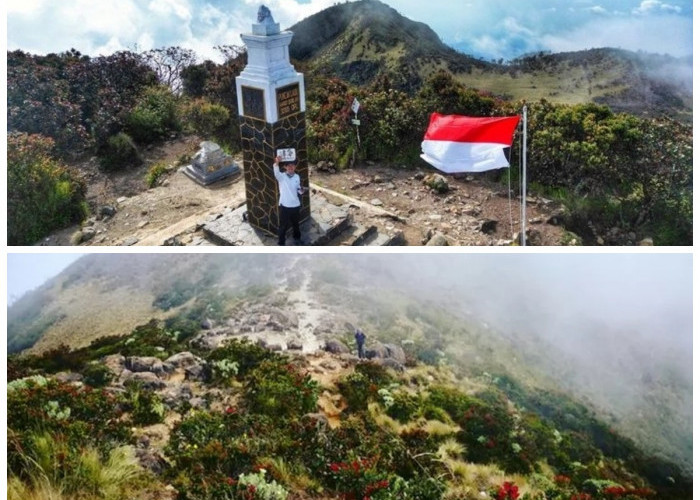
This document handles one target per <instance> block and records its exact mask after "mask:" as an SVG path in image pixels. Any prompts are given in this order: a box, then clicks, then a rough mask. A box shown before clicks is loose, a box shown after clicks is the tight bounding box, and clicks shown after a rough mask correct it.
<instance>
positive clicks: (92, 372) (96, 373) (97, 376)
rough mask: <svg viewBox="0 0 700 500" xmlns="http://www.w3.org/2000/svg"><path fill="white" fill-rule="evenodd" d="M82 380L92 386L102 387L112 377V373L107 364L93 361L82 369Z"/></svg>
mask: <svg viewBox="0 0 700 500" xmlns="http://www.w3.org/2000/svg"><path fill="white" fill-rule="evenodd" d="M82 373H83V377H84V378H83V381H84V382H85V383H86V384H88V385H91V386H92V387H104V386H106V385H107V384H109V383H110V382H111V381H112V379H113V378H114V373H112V370H110V369H109V368H108V367H107V366H105V365H103V364H101V363H99V362H96V361H93V362H92V363H88V364H87V366H86V367H85V368H84V369H83V372H82Z"/></svg>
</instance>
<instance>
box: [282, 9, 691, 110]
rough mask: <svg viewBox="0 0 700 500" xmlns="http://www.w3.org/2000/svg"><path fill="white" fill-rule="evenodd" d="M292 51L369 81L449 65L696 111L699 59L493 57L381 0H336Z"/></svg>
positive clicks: (566, 93)
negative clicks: (467, 50)
mask: <svg viewBox="0 0 700 500" xmlns="http://www.w3.org/2000/svg"><path fill="white" fill-rule="evenodd" d="M290 30H291V31H293V32H294V38H293V39H292V44H291V46H290V55H291V56H292V58H294V59H296V60H298V61H301V62H304V63H306V64H308V67H309V68H310V69H311V70H312V71H316V72H319V73H321V74H327V75H334V76H338V77H340V78H342V79H344V80H346V81H348V82H350V83H352V84H355V85H360V86H363V85H368V84H370V83H371V82H373V81H374V80H375V79H377V78H378V77H380V76H385V77H387V78H389V80H390V81H391V82H392V84H393V85H394V86H395V87H397V88H401V89H403V90H406V91H409V92H414V91H417V90H418V89H420V88H421V86H422V84H423V82H424V81H425V80H426V79H427V78H428V77H430V75H433V74H435V73H436V72H437V71H440V70H444V71H448V72H449V73H451V74H452V75H453V76H454V77H455V78H456V79H457V80H459V81H460V82H462V83H464V84H465V85H467V86H468V87H473V88H477V89H480V90H486V91H489V92H491V93H493V94H496V95H499V96H503V97H505V98H508V99H513V100H520V99H527V100H539V99H541V98H545V99H547V100H549V101H552V102H558V103H565V104H577V103H585V102H597V103H601V104H607V105H609V106H610V107H611V108H612V109H613V110H616V111H627V112H631V113H634V114H638V115H651V116H656V115H662V114H663V115H670V116H673V117H676V118H680V119H682V120H684V121H690V120H691V119H692V60H691V59H689V58H688V59H677V58H673V57H670V56H662V55H655V54H643V53H634V52H629V51H625V50H619V49H607V48H599V49H591V50H585V51H579V52H568V53H561V54H544V53H540V54H534V55H529V56H524V57H521V58H519V59H516V60H514V61H510V62H508V63H505V64H504V63H502V62H501V63H495V62H487V61H484V60H481V59H477V58H474V57H471V56H469V55H467V54H463V53H460V52H458V51H456V50H454V49H452V48H451V47H449V46H447V45H446V44H445V43H443V42H442V41H441V40H440V38H439V37H438V35H437V34H436V33H435V32H434V31H433V30H432V29H431V28H430V27H429V26H427V25H426V24H424V23H419V22H415V21H411V20H410V19H407V18H406V17H403V16H402V15H400V14H399V13H398V12H397V11H396V10H394V9H392V8H391V7H389V6H387V5H385V4H383V3H381V2H379V1H378V0H360V1H357V2H349V3H344V4H337V5H334V6H333V7H329V8H328V9H325V10H323V11H321V12H319V13H317V14H314V15H313V16H310V17H308V18H307V19H304V20H303V21H301V22H299V23H297V24H295V25H294V26H292V27H291V28H290Z"/></svg>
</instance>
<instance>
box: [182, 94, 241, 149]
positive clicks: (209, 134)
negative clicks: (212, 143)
mask: <svg viewBox="0 0 700 500" xmlns="http://www.w3.org/2000/svg"><path fill="white" fill-rule="evenodd" d="M229 119H230V113H229V110H228V109H226V108H225V107H224V106H222V105H221V104H215V103H211V102H209V101H207V100H206V99H195V100H193V101H189V102H188V103H187V104H185V105H184V106H182V108H181V120H182V123H183V125H184V127H185V130H186V131H188V132H194V133H196V134H199V135H200V136H202V137H204V138H205V139H211V138H214V137H216V133H217V132H220V131H221V130H222V129H223V128H224V127H225V126H226V125H227V124H228V123H229Z"/></svg>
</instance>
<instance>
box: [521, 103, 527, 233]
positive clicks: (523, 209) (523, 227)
mask: <svg viewBox="0 0 700 500" xmlns="http://www.w3.org/2000/svg"><path fill="white" fill-rule="evenodd" d="M522 194H523V207H522V214H521V215H520V220H521V225H522V246H527V237H526V236H525V224H526V222H527V211H526V204H527V106H523V189H522Z"/></svg>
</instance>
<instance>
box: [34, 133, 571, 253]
mask: <svg viewBox="0 0 700 500" xmlns="http://www.w3.org/2000/svg"><path fill="white" fill-rule="evenodd" d="M199 142H200V141H199V139H198V138H197V137H184V138H179V139H174V140H171V141H168V142H166V143H164V144H163V145H162V146H160V147H157V148H153V149H151V150H149V151H147V155H146V162H145V164H144V165H143V166H141V167H139V168H136V169H132V170H128V171H126V172H121V173H116V174H115V173H111V174H108V173H105V172H103V171H101V170H100V169H99V168H98V167H97V165H96V161H95V160H94V159H92V160H89V161H86V162H83V163H81V164H80V165H78V166H77V168H78V169H79V170H80V172H82V175H83V177H84V179H85V181H86V183H87V185H88V195H87V201H88V204H89V206H90V209H91V211H92V213H93V214H94V215H93V216H92V217H90V218H89V219H88V220H87V221H86V222H84V223H83V227H82V229H81V227H80V226H74V227H70V228H67V229H64V230H62V231H58V232H56V233H54V234H52V235H50V236H49V237H47V238H45V239H44V240H43V241H42V242H41V243H40V244H41V245H85V246H100V245H108V246H131V245H149V246H159V245H163V244H170V242H171V241H173V240H174V239H175V238H174V237H176V239H177V244H185V245H210V243H209V242H208V241H207V240H206V239H205V238H204V235H203V233H202V231H201V227H202V226H203V225H204V224H205V223H206V222H209V221H211V220H214V219H215V218H216V217H218V216H220V215H221V214H224V213H227V212H229V211H231V210H234V209H236V208H237V207H239V206H240V205H242V204H243V203H245V186H244V183H243V179H242V175H238V176H237V177H235V178H233V179H229V180H228V181H223V182H221V183H218V184H216V185H214V186H210V187H203V186H200V185H198V184H197V183H195V182H194V181H192V180H191V179H190V178H189V177H187V176H186V175H185V174H184V173H182V172H181V171H180V166H181V164H182V163H186V160H187V159H188V158H190V157H191V156H192V155H193V154H194V153H195V152H196V151H197V149H198V147H199ZM235 159H236V161H237V163H238V164H239V165H242V160H241V158H240V157H238V158H235ZM155 163H165V164H166V165H168V166H169V168H168V171H167V172H166V173H165V174H164V175H163V176H162V177H161V179H160V181H159V184H158V186H157V187H154V188H151V189H149V188H148V187H147V185H146V181H145V178H146V174H147V172H148V169H149V167H150V166H151V165H153V164H155ZM433 173H436V172H435V171H434V170H433V169H430V168H427V167H426V168H425V169H423V170H412V169H401V168H388V167H382V166H379V165H375V164H372V163H368V164H366V165H360V166H357V167H355V168H353V169H347V170H344V171H339V172H337V173H336V172H333V173H331V172H328V171H320V170H318V169H317V168H316V167H315V166H312V167H311V170H310V174H309V175H310V181H311V183H313V184H315V185H317V186H319V188H321V189H322V191H323V194H324V196H327V197H328V199H329V200H330V201H331V202H333V203H337V204H338V205H341V204H344V203H348V199H351V200H356V202H355V203H352V202H351V209H350V210H351V213H352V216H353V219H354V220H355V221H356V222H357V223H359V224H362V225H364V226H366V227H369V226H376V227H377V229H378V230H379V231H380V232H386V233H393V232H395V231H401V232H402V233H403V235H404V237H405V241H406V244H407V245H411V246H420V245H424V244H425V243H427V242H428V240H429V239H430V238H431V237H432V236H434V235H435V234H436V233H440V234H442V235H444V238H445V240H446V241H447V242H448V244H450V245H481V246H487V245H508V244H512V242H513V241H514V240H516V239H517V236H518V232H519V231H520V204H519V200H518V199H517V198H516V197H515V196H514V194H513V193H512V192H511V196H510V198H509V196H508V188H507V187H506V186H504V185H503V184H500V183H498V182H495V181H493V180H489V179H491V178H493V176H485V175H475V176H470V175H461V176H446V177H445V178H446V180H447V182H448V186H449V187H448V190H447V191H446V192H445V193H437V192H435V191H434V190H432V189H431V188H430V187H428V186H427V185H425V183H424V180H425V177H426V176H427V175H430V174H433ZM512 189H516V188H515V187H513V188H512ZM332 192H336V193H338V194H339V195H340V196H338V197H337V199H334V198H333V195H332V194H329V193H332ZM557 214H560V208H559V207H557V206H556V204H554V203H552V202H549V201H547V200H544V199H541V198H538V199H535V198H533V199H528V204H527V217H528V228H529V238H530V240H529V241H530V243H529V244H531V245H562V244H571V243H572V242H571V241H569V240H568V237H567V235H566V232H565V231H564V230H563V228H561V227H560V226H557V225H553V224H550V223H548V221H551V220H556V218H557ZM574 243H575V242H574Z"/></svg>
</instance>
